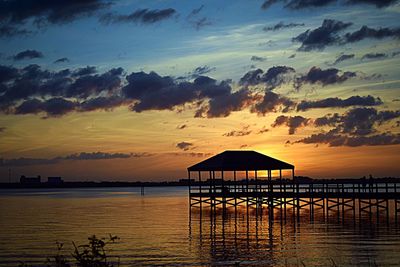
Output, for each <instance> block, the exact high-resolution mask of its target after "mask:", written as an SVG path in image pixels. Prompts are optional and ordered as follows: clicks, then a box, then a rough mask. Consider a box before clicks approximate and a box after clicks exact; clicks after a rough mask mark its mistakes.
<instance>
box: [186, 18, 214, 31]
mask: <svg viewBox="0 0 400 267" xmlns="http://www.w3.org/2000/svg"><path fill="white" fill-rule="evenodd" d="M189 22H190V24H191V25H192V26H193V28H195V29H196V30H197V31H198V30H200V29H201V28H204V27H205V26H210V25H212V24H213V23H212V22H211V21H210V20H209V19H208V18H207V17H202V18H198V19H194V20H191V21H189Z"/></svg>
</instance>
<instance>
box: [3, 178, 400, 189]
mask: <svg viewBox="0 0 400 267" xmlns="http://www.w3.org/2000/svg"><path fill="white" fill-rule="evenodd" d="M399 180H400V178H394V177H384V178H373V181H374V182H375V183H377V182H381V183H391V182H399ZM249 181H250V183H251V184H252V183H254V182H255V181H254V180H253V179H251V180H249ZM357 181H358V182H359V183H369V182H370V179H369V178H342V179H312V178H309V177H296V178H295V180H291V179H285V180H283V182H288V183H291V182H295V183H302V184H308V183H344V184H346V183H354V182H357ZM216 182H217V183H220V182H221V181H216ZM224 182H225V183H227V184H229V183H233V181H229V180H226V181H224ZM267 182H268V181H265V180H258V183H260V184H261V183H267ZM272 182H273V183H278V182H279V180H273V181H272ZM236 183H237V184H241V183H245V181H244V180H240V181H237V182H236ZM201 184H202V185H204V186H206V185H208V184H209V182H208V181H203V182H202V183H201ZM191 185H193V186H195V185H199V182H198V181H193V180H192V181H191ZM169 186H189V183H188V181H163V182H94V181H86V182H81V181H77V182H63V183H60V184H50V183H47V182H44V183H40V184H22V183H0V189H25V188H33V189H34V188H38V189H43V188H102V187H169Z"/></svg>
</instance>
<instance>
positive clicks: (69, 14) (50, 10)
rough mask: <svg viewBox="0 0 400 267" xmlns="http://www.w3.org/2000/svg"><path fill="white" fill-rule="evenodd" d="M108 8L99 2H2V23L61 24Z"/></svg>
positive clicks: (62, 0) (0, 16) (43, 0)
mask: <svg viewBox="0 0 400 267" xmlns="http://www.w3.org/2000/svg"><path fill="white" fill-rule="evenodd" d="M107 6H109V3H107V2H104V1H99V0H86V1H77V0H73V1H69V0H60V1H46V0H25V1H23V3H21V1H18V0H10V1H1V2H0V22H3V23H4V22H7V23H16V24H19V23H24V22H25V21H26V20H27V19H34V20H35V22H36V23H43V22H47V23H55V24H61V23H66V22H70V21H72V20H74V19H76V18H78V17H81V16H87V15H90V14H92V13H93V12H94V11H97V10H99V9H102V8H104V7H107Z"/></svg>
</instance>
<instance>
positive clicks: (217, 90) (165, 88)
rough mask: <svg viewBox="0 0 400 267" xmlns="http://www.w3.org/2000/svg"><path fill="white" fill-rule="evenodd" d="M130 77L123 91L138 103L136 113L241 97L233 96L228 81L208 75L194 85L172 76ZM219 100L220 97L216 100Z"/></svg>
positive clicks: (198, 78) (143, 75)
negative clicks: (207, 100)
mask: <svg viewBox="0 0 400 267" xmlns="http://www.w3.org/2000/svg"><path fill="white" fill-rule="evenodd" d="M126 78H127V81H128V84H127V85H126V86H125V87H124V88H123V89H122V92H123V94H124V96H126V97H127V98H130V99H135V100H138V102H136V103H135V104H133V105H132V106H131V109H132V111H136V112H142V111H145V110H164V109H166V110H172V109H174V108H175V107H178V106H182V105H184V104H186V103H193V102H196V101H197V102H198V101H200V102H202V101H204V100H206V99H210V102H211V101H219V100H220V99H225V100H227V101H234V100H235V99H236V98H237V97H238V94H235V93H231V90H232V89H231V87H230V86H229V84H228V83H227V82H224V81H222V82H220V83H218V82H217V81H216V80H214V79H212V78H210V77H207V76H199V77H197V78H196V79H195V80H194V81H193V82H187V81H184V82H177V81H176V80H174V79H173V78H172V77H170V76H164V77H161V76H160V75H158V74H157V73H155V72H150V73H148V74H147V73H144V72H136V73H132V74H130V75H128V76H127V77H126ZM240 95H241V94H240ZM217 97H220V98H219V99H218V100H215V98H217ZM228 104H229V103H228ZM210 105H211V104H210Z"/></svg>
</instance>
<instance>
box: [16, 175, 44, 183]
mask: <svg viewBox="0 0 400 267" xmlns="http://www.w3.org/2000/svg"><path fill="white" fill-rule="evenodd" d="M19 182H20V183H21V184H40V175H38V176H37V177H26V176H25V175H21V178H19Z"/></svg>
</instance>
